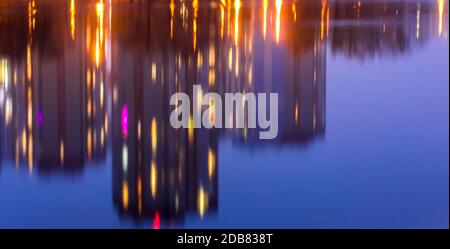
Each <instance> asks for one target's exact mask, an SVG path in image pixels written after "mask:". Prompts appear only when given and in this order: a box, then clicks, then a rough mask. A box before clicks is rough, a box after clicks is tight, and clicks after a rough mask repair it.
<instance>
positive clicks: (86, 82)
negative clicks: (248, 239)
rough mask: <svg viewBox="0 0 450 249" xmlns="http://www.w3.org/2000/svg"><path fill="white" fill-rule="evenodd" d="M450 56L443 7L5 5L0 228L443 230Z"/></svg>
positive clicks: (0, 27) (175, 2)
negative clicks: (218, 104) (230, 103)
mask: <svg viewBox="0 0 450 249" xmlns="http://www.w3.org/2000/svg"><path fill="white" fill-rule="evenodd" d="M448 54H449V40H448V1H445V0H437V1H435V0H430V1H419V2H415V1H393V0H386V1H382V0H380V1H326V0H324V1H306V0H305V1H303V0H302V1H294V0H283V1H281V0H262V1H256V0H255V1H252V0H248V1H245V0H242V1H235V0H233V1H230V0H222V1H220V0H217V1H203V0H198V1H196V0H192V1H191V0H184V1H181V0H172V1H171V0H157V1H145V0H142V1H128V0H112V1H111V0H105V1H103V2H102V1H95V0H92V1H90V0H85V1H83V0H62V1H56V0H35V1H33V0H30V1H27V0H19V1H12V0H11V1H2V0H0V202H1V203H0V228H124V227H126V228H150V229H153V228H448V226H449V216H448V213H449V212H448V211H449V192H448V191H449V188H448V186H449V153H448V150H449V105H448V103H449V71H448V67H449V57H448ZM194 84H201V85H202V91H203V92H204V93H205V92H217V93H219V94H221V95H222V96H223V95H224V93H226V92H242V93H248V92H259V93H270V92H276V93H278V94H279V121H278V124H279V130H278V136H277V137H276V139H274V140H260V139H259V138H258V134H259V130H258V129H250V128H244V129H237V128H236V129H205V128H201V129H194V128H188V129H174V128H172V127H171V125H170V122H169V117H170V113H171V112H172V110H173V107H172V106H170V102H169V100H170V96H171V95H172V94H173V93H175V92H178V91H180V92H185V93H187V94H188V95H189V96H191V98H192V96H193V94H194V93H193V88H192V86H193V85H194ZM212 118H215V116H213V117H212ZM190 123H191V122H190Z"/></svg>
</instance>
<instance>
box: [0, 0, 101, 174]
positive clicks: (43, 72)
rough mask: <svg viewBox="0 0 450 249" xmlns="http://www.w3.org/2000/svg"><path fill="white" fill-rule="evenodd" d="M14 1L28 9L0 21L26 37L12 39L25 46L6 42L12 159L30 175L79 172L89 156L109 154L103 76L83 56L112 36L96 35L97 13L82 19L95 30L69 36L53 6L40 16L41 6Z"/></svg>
mask: <svg viewBox="0 0 450 249" xmlns="http://www.w3.org/2000/svg"><path fill="white" fill-rule="evenodd" d="M17 4H18V5H19V6H20V4H24V5H25V6H28V12H19V13H17V15H19V18H6V19H2V25H5V26H6V27H7V29H5V30H9V28H8V27H9V25H12V26H13V27H15V30H19V31H21V32H22V33H20V32H18V34H13V35H12V37H11V39H12V40H14V41H16V40H17V41H18V42H17V44H20V46H21V48H15V46H13V47H10V46H8V43H6V42H5V41H1V44H2V51H4V52H6V54H7V56H6V57H5V61H7V62H8V70H7V71H8V72H6V71H5V72H6V75H7V77H8V87H7V93H6V96H5V97H6V99H7V102H8V107H7V108H6V109H7V110H8V111H7V113H5V114H7V116H8V119H7V120H5V121H7V122H5V125H6V127H5V129H7V130H8V129H9V130H10V132H7V134H8V136H10V135H12V136H11V137H10V138H8V139H7V141H8V143H9V145H8V146H6V147H8V148H13V151H11V152H9V153H8V154H10V155H11V159H12V160H14V161H15V164H16V165H17V166H19V165H20V164H22V162H23V163H25V164H27V166H28V169H29V171H30V173H33V171H34V170H35V169H34V168H35V167H37V169H38V173H44V172H45V173H51V172H57V171H61V172H73V171H77V170H81V169H82V168H83V165H84V164H85V161H86V159H87V160H91V159H99V158H104V157H105V155H106V149H105V137H106V134H105V133H106V132H105V127H104V125H105V124H106V122H105V121H104V120H105V119H106V105H105V103H106V101H105V96H104V92H105V89H104V88H106V86H105V81H106V71H105V68H104V66H102V63H101V62H100V61H99V62H98V63H96V62H95V61H94V60H93V59H91V57H90V56H86V54H85V51H86V50H90V49H91V46H92V45H90V43H91V41H90V37H95V38H96V39H105V38H104V37H105V36H106V35H107V33H105V34H104V35H102V36H101V37H99V36H96V35H95V34H96V33H95V32H94V31H95V29H94V27H97V30H98V29H99V28H100V27H99V21H100V20H99V19H98V18H97V15H96V13H95V12H92V11H91V12H88V13H87V14H86V15H83V17H82V18H79V19H78V21H77V23H78V24H84V25H86V26H87V27H92V30H91V29H89V28H88V29H79V30H77V31H76V32H75V31H73V33H71V32H70V29H67V27H66V26H64V23H65V20H66V15H65V13H64V12H57V11H53V9H52V8H51V7H47V8H42V9H40V11H36V10H37V8H39V7H40V5H39V4H43V2H40V3H36V2H35V1H29V2H28V5H27V3H21V2H18V3H17ZM55 8H56V7H55ZM71 8H72V7H71ZM73 8H75V7H74V6H73ZM73 11H74V10H73ZM7 13H8V12H7ZM2 17H3V14H2ZM21 17H23V18H21ZM22 19H23V20H25V21H24V22H22V21H20V22H17V21H15V20H22ZM4 20H6V24H5V22H4ZM10 20H11V23H9V21H10ZM72 25H75V22H73V23H72ZM103 25H104V24H103ZM2 31H3V29H2ZM14 32H17V31H14ZM75 35H76V38H77V40H75ZM2 37H3V36H2ZM81 40H82V41H83V42H80V41H81ZM93 40H94V39H93ZM22 41H23V42H22ZM84 41H86V42H84ZM92 43H94V42H92ZM3 44H5V46H3ZM3 49H4V50H3ZM93 53H94V52H93ZM86 57H88V58H87V59H86ZM11 62H12V64H11V65H10V63H11ZM4 95H5V94H4Z"/></svg>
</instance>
